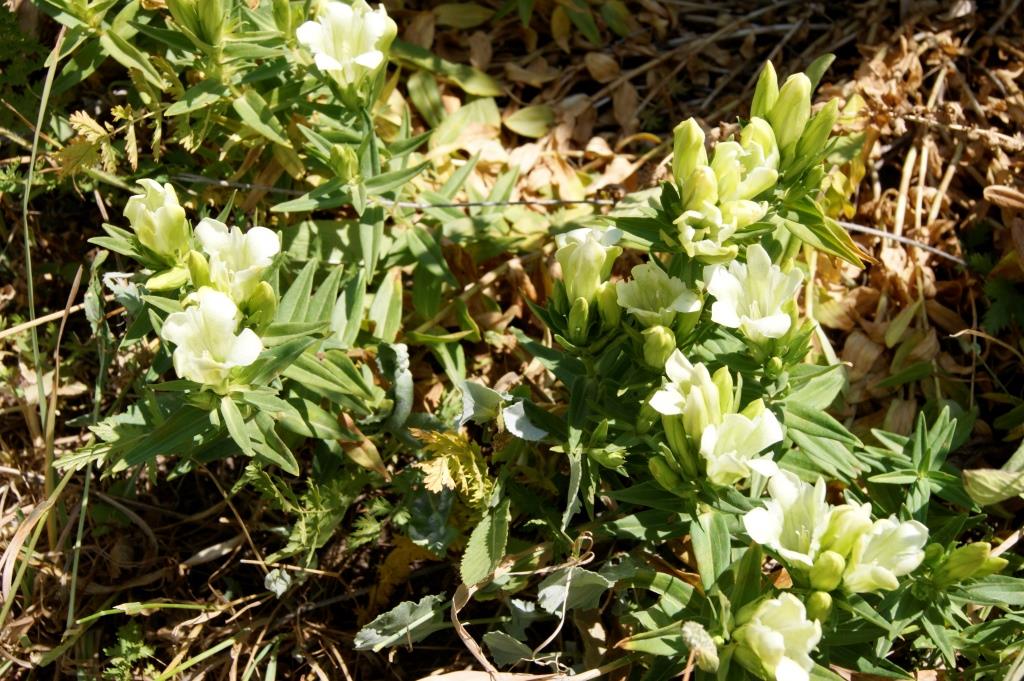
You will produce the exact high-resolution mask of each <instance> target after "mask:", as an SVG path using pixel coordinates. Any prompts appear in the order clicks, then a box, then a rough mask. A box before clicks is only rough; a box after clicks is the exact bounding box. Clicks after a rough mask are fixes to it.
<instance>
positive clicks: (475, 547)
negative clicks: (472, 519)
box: [460, 497, 509, 586]
mask: <svg viewBox="0 0 1024 681" xmlns="http://www.w3.org/2000/svg"><path fill="white" fill-rule="evenodd" d="M508 520H509V499H508V497H506V498H504V499H502V500H501V501H500V502H499V503H498V505H497V506H495V507H494V508H493V509H491V510H490V511H489V512H488V513H487V514H486V515H485V516H484V517H483V518H481V520H480V523H479V524H478V525H477V526H476V527H475V528H473V533H472V534H470V535H469V542H467V544H466V551H465V553H463V554H462V564H461V567H460V572H461V574H462V581H463V583H464V584H467V585H470V586H472V585H473V584H477V583H479V582H481V581H483V580H484V579H486V578H487V576H488V575H489V574H491V573H492V572H494V568H496V567H497V566H498V562H499V561H500V560H501V559H502V558H504V557H505V545H506V544H507V543H508Z"/></svg>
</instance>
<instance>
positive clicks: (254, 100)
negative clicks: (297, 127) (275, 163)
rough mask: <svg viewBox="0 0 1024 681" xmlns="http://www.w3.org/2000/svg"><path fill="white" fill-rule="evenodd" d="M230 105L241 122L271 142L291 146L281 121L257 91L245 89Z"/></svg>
mask: <svg viewBox="0 0 1024 681" xmlns="http://www.w3.org/2000/svg"><path fill="white" fill-rule="evenodd" d="M231 106H232V107H233V108H234V109H235V113H237V114H238V116H239V117H240V118H241V119H242V122H243V123H245V124H246V125H247V126H249V127H250V128H251V129H252V130H254V131H255V132H258V133H259V134H261V135H263V136H264V137H266V138H267V139H268V140H270V141H271V142H276V143H278V144H280V145H281V146H283V147H288V148H291V146H292V143H291V141H290V140H289V139H288V137H287V136H286V133H285V131H284V127H283V126H282V125H281V121H279V120H277V117H276V116H274V113H273V112H272V111H271V110H270V107H269V106H267V103H266V101H264V99H263V98H262V97H260V94H259V93H258V92H256V91H255V90H246V91H245V94H244V95H243V96H241V97H238V98H237V99H235V101H234V102H232V103H231Z"/></svg>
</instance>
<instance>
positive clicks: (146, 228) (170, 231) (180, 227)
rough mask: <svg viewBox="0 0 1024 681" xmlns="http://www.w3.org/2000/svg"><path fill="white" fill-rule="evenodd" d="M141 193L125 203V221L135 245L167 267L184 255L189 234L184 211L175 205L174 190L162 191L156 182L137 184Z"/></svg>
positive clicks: (163, 189)
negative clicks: (134, 238) (129, 227)
mask: <svg viewBox="0 0 1024 681" xmlns="http://www.w3.org/2000/svg"><path fill="white" fill-rule="evenodd" d="M139 184H140V185H141V187H142V190H143V193H142V194H136V195H134V196H132V197H131V198H129V199H128V203H127V204H125V207H124V216H125V217H126V218H128V222H130V223H131V226H132V229H133V230H135V236H136V237H138V239H139V243H141V244H142V245H143V246H145V247H146V248H148V249H149V250H150V251H152V252H153V253H155V254H156V255H158V256H160V258H161V259H162V260H164V261H165V262H168V263H172V264H173V263H177V262H178V261H179V260H180V259H181V257H182V255H183V254H185V253H187V252H188V248H189V243H188V242H189V231H188V222H187V221H186V220H185V209H184V208H182V207H181V204H180V203H178V195H177V194H176V193H175V192H174V187H172V186H171V185H169V184H165V185H163V186H162V187H161V186H160V183H159V182H157V181H156V180H150V179H144V180H139Z"/></svg>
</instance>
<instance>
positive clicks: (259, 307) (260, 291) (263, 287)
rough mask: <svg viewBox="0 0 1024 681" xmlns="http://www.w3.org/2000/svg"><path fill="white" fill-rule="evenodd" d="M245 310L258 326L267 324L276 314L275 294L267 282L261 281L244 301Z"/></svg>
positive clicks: (261, 326)
mask: <svg viewBox="0 0 1024 681" xmlns="http://www.w3.org/2000/svg"><path fill="white" fill-rule="evenodd" d="M245 308H246V311H247V312H248V313H249V315H250V316H251V317H252V320H253V322H254V323H255V324H256V326H258V327H259V328H264V327H266V326H269V325H270V323H271V322H273V321H274V316H275V315H276V314H277V294H275V293H274V287H273V286H271V285H270V284H269V283H268V282H265V281H261V282H260V283H259V284H257V285H256V288H254V289H253V292H252V295H251V296H249V299H248V300H247V301H246V303H245Z"/></svg>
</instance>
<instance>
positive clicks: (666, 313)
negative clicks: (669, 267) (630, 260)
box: [615, 263, 700, 327]
mask: <svg viewBox="0 0 1024 681" xmlns="http://www.w3.org/2000/svg"><path fill="white" fill-rule="evenodd" d="M632 275H633V278H632V279H630V280H629V281H620V282H619V283H618V284H616V285H615V289H616V292H617V293H618V297H619V305H620V306H622V307H624V308H626V311H627V312H629V313H630V314H631V315H633V316H634V317H636V319H637V320H638V321H639V322H640V323H641V324H643V325H644V326H647V327H650V326H659V325H660V326H672V323H673V322H674V321H675V318H676V313H677V312H683V313H687V312H697V311H698V310H700V298H699V297H698V296H697V294H696V293H694V292H693V291H691V290H690V289H688V288H686V284H684V283H683V281H682V280H681V279H676V278H675V277H670V276H669V275H668V273H666V272H665V270H663V269H661V268H660V267H658V266H657V265H655V264H654V263H647V264H644V265H637V266H636V267H634V268H633V271H632Z"/></svg>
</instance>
